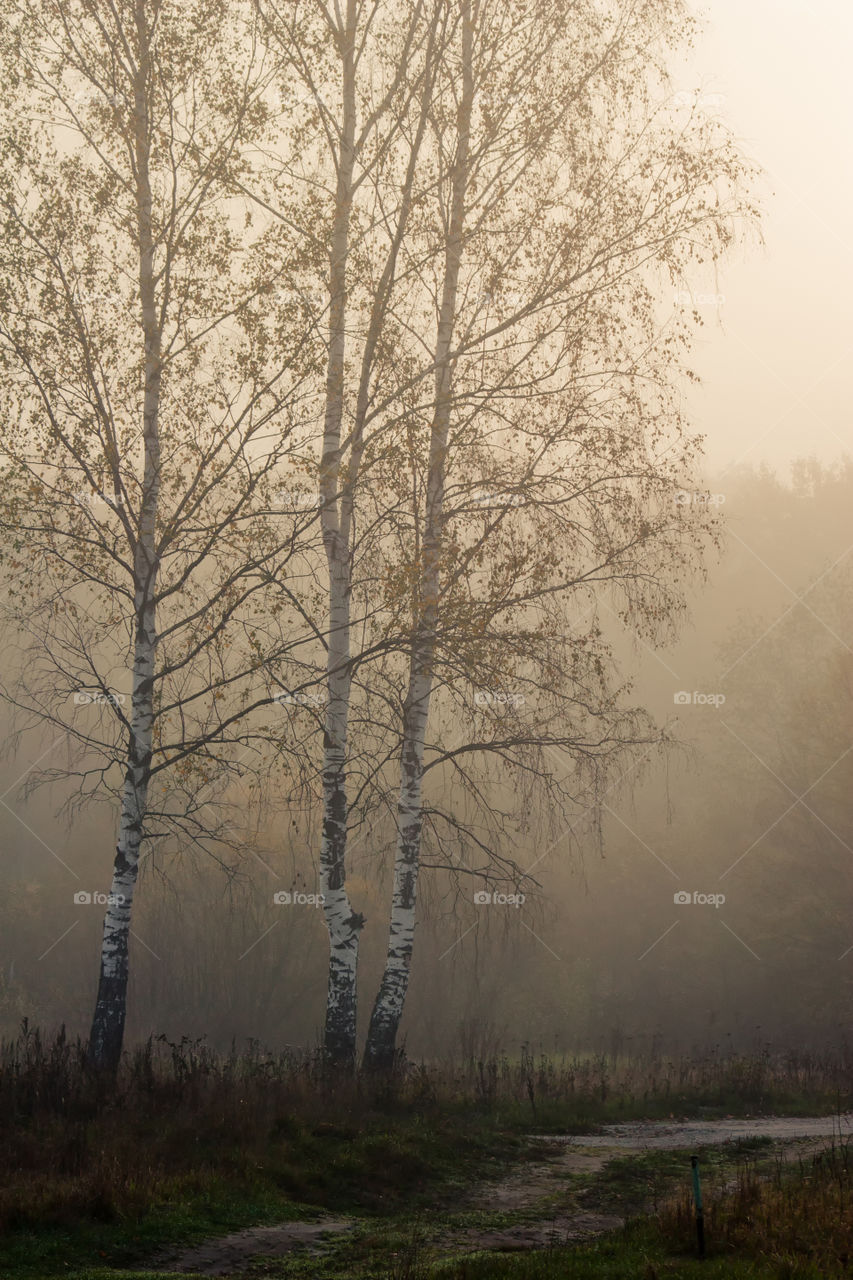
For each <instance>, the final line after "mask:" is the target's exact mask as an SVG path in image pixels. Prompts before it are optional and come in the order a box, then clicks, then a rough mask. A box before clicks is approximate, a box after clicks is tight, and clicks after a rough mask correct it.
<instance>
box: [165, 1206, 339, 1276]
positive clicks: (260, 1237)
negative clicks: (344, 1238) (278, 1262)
mask: <svg viewBox="0 0 853 1280" xmlns="http://www.w3.org/2000/svg"><path fill="white" fill-rule="evenodd" d="M354 1226H355V1223H354V1222H353V1221H351V1220H348V1219H343V1218H318V1219H317V1221H316V1222H282V1223H280V1224H279V1225H278V1226H275V1227H250V1228H249V1230H248V1231H235V1232H234V1234H233V1235H230V1236H218V1237H217V1238H216V1239H215V1240H206V1241H205V1242H204V1244H200V1245H195V1246H194V1247H193V1248H191V1249H184V1250H182V1251H181V1252H179V1253H172V1254H169V1255H161V1256H160V1257H159V1258H157V1259H156V1262H155V1264H154V1266H153V1267H152V1270H155V1271H183V1272H186V1273H187V1274H188V1275H197V1276H233V1275H240V1274H242V1272H243V1271H244V1270H245V1268H246V1267H247V1266H248V1265H249V1263H250V1262H251V1260H252V1259H253V1258H282V1257H284V1256H285V1254H288V1253H294V1252H295V1251H296V1250H306V1251H307V1252H309V1253H319V1252H321V1251H322V1249H323V1246H324V1244H325V1243H326V1242H327V1241H328V1240H329V1239H330V1237H331V1236H336V1235H341V1234H342V1233H343V1232H345V1231H351V1230H352V1229H353V1227H354Z"/></svg>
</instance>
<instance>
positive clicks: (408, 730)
mask: <svg viewBox="0 0 853 1280" xmlns="http://www.w3.org/2000/svg"><path fill="white" fill-rule="evenodd" d="M472 54H473V30H472V24H471V7H470V0H463V4H462V92H461V95H460V101H459V112H458V124H457V129H458V139H457V147H456V154H455V156H454V162H453V172H452V176H451V192H452V194H451V208H450V219H449V226H448V238H447V250H446V254H445V266H444V281H443V286H442V299H441V309H440V312H439V321H438V331H437V335H436V357H435V358H436V378H435V414H434V417H433V425H432V431H431V433H430V456H429V477H428V482H427V503H426V521H425V529H424V546H423V567H422V572H421V579H420V584H419V585H420V590H419V601H418V612H417V617H416V618H415V621H414V627H413V634H412V644H411V651H410V657H409V686H408V691H407V695H406V705H405V710H404V717H403V743H402V749H401V753H400V791H399V799H398V805H397V851H396V856H395V860H394V889H393V898H392V903H391V917H390V928H389V935H388V950H387V954H386V960H385V971H384V973H383V976H382V981H381V983H380V987H379V991H378V993H377V996H376V1000H375V1002H374V1006H373V1012H372V1014H371V1018H370V1027H369V1030H368V1035H367V1043H366V1046H365V1053H364V1063H365V1066H366V1067H368V1068H371V1069H380V1070H389V1069H390V1068H391V1067H392V1066H393V1065H394V1060H395V1055H396V1042H397V1034H398V1031H399V1027H400V1020H401V1018H402V1014H403V1006H404V1003H405V999H406V993H407V991H408V987H409V972H410V969H411V964H412V954H413V951H414V939H415V916H416V910H417V889H418V871H419V868H420V853H421V835H422V832H423V760H424V744H425V740H426V730H427V724H428V721H429V705H430V698H431V694H432V684H433V677H432V665H433V660H434V655H435V646H436V635H437V629H438V622H439V603H438V600H439V591H440V588H441V552H442V541H443V511H444V487H445V480H446V469H447V443H448V436H449V432H450V411H451V403H452V392H453V388H452V370H451V359H450V354H451V344H452V340H453V328H454V323H455V317H456V300H457V293H458V288H459V269H460V266H461V263H462V252H463V243H464V231H465V198H466V193H467V185H468V176H469V175H468V157H469V144H470V129H471V114H472V109H473V101H474V80H473V62H472Z"/></svg>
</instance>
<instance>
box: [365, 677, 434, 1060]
mask: <svg viewBox="0 0 853 1280" xmlns="http://www.w3.org/2000/svg"><path fill="white" fill-rule="evenodd" d="M430 656H431V655H429V654H428V652H422V653H420V654H419V655H418V659H417V661H416V662H415V663H413V666H412V669H411V670H410V674H409V688H408V692H407V695H406V704H405V711H404V725H403V749H402V754H401V760H400V795H399V800H398V802H397V853H396V858H395V860H394V892H393V898H392V903H391V927H390V931H389V937H388V953H387V957H386V960H385V971H384V973H383V975H382V981H381V983H380V986H379V991H378V994H377V996H376V1001H375V1003H374V1006H373V1012H372V1014H371V1018H370V1027H369V1029H368V1033H367V1044H366V1046H365V1052H364V1065H365V1066H366V1067H368V1068H369V1069H371V1070H382V1071H388V1070H391V1068H392V1067H393V1065H394V1059H395V1054H396V1042H397V1032H398V1030H399V1026H400V1019H401V1017H402V1015H403V1005H404V1003H405V1000H406V992H407V991H408V987H409V969H410V967H411V963H412V952H413V949H414V940H415V908H416V905H417V896H418V871H419V868H420V849H421V830H422V827H423V807H422V794H423V760H424V739H425V736H426V726H427V719H428V717H429V696H430V690H431V686H432V679H431V676H430V674H429V658H430Z"/></svg>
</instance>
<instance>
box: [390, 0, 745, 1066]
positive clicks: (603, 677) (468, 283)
mask: <svg viewBox="0 0 853 1280" xmlns="http://www.w3.org/2000/svg"><path fill="white" fill-rule="evenodd" d="M458 7H459V12H460V15H461V22H460V25H459V28H458V30H457V33H456V44H455V47H454V51H453V54H452V55H450V56H448V58H447V59H446V60H445V64H444V70H445V71H446V73H447V75H448V77H449V78H450V80H451V86H452V89H451V92H449V93H448V94H446V95H441V94H437V95H436V100H437V101H438V102H441V103H447V102H451V103H452V110H451V109H448V110H445V111H444V112H442V111H441V109H440V108H437V109H436V111H435V112H434V113H433V114H432V116H431V125H432V126H433V130H434V133H433V138H432V141H433V145H434V155H435V157H436V161H435V163H436V166H437V168H438V170H439V173H440V178H439V180H438V182H437V184H436V189H437V193H438V194H437V207H436V209H435V211H434V216H433V226H434V228H436V230H435V231H434V233H433V234H435V235H440V236H441V237H442V240H443V244H444V253H443V265H442V267H441V270H440V271H439V272H438V273H437V275H436V277H435V278H430V277H429V276H428V273H427V272H424V276H423V287H424V289H425V290H426V292H427V294H428V296H429V297H430V298H431V299H432V300H433V302H434V315H435V330H434V332H435V338H434V345H433V348H432V353H431V354H432V359H431V361H429V362H428V363H427V364H425V365H423V366H422V367H423V372H422V375H421V378H422V379H423V378H425V377H426V376H428V375H430V374H434V390H433V396H432V399H431V401H430V402H425V403H423V404H422V407H421V409H420V412H419V415H418V416H419V420H420V429H419V433H417V434H415V435H414V436H413V435H412V433H411V432H410V433H409V437H408V441H407V447H406V448H405V449H401V454H402V456H405V457H407V459H408V467H407V473H406V474H405V475H404V476H403V478H402V480H401V484H400V494H402V493H404V492H408V493H411V494H412V495H413V500H414V505H413V506H412V508H411V512H410V516H409V519H408V521H406V522H405V523H404V525H403V527H402V530H401V533H400V536H399V540H398V548H397V549H398V553H399V555H400V558H401V559H402V564H400V563H399V562H398V563H395V564H394V565H393V566H392V567H391V568H389V571H388V582H389V586H390V592H391V594H392V595H394V596H395V597H396V598H397V599H399V598H400V597H401V596H405V597H407V598H408V599H409V600H410V601H411V606H410V608H411V612H410V629H409V644H408V671H407V675H406V677H405V697H404V702H403V716H402V734H401V747H400V756H399V760H400V776H399V791H398V801H397V831H398V834H397V851H396V859H395V869H394V884H393V896H392V903H391V912H390V930H389V940H388V948H387V959H386V964H385V970H384V975H383V978H382V982H381V985H380V988H379V992H378V994H377V997H376V1001H375V1004H374V1007H373V1012H372V1017H371V1021H370V1027H369V1031H368V1039H367V1046H366V1051H365V1062H366V1064H367V1065H368V1066H370V1067H380V1068H387V1067H389V1066H390V1065H392V1063H393V1061H394V1057H395V1049H396V1042H397V1035H398V1031H399V1026H400V1019H401V1016H402V1011H403V1007H404V1002H405V996H406V991H407V988H408V980H409V973H410V968H411V962H412V955H413V947H414V931H415V917H416V907H417V887H418V874H419V869H420V865H421V859H422V845H423V824H424V815H425V812H426V813H428V814H429V815H430V816H431V818H433V819H434V818H435V817H436V815H437V813H438V812H439V811H444V816H445V818H446V820H447V822H448V823H450V824H451V828H452V829H454V828H455V829H456V830H457V832H458V830H459V828H460V827H461V828H464V826H465V823H464V821H460V818H459V816H458V815H457V816H455V817H454V815H453V814H450V813H447V812H446V810H447V806H446V805H444V806H442V805H441V804H440V803H439V804H438V807H437V808H436V805H435V804H434V802H433V800H432V799H430V801H429V803H428V804H427V803H426V801H425V796H424V790H423V788H424V781H425V778H426V776H427V773H428V771H429V770H433V771H434V773H433V776H434V777H435V779H436V784H437V785H439V781H438V780H439V779H440V780H441V782H440V787H441V789H442V790H443V791H444V792H445V793H446V788H447V781H448V773H447V770H448V767H449V768H450V769H451V773H457V774H461V776H462V779H463V782H464V784H465V789H466V792H467V794H468V796H469V798H470V797H477V795H478V794H479V795H481V796H482V794H483V792H482V790H481V788H482V787H483V784H484V781H485V778H484V776H483V775H482V774H481V775H480V776H479V777H478V776H476V774H475V772H474V771H472V770H471V768H470V767H469V766H468V765H466V763H465V762H472V761H475V760H477V759H479V760H481V761H488V760H491V761H492V762H493V763H492V765H491V768H492V769H493V770H494V768H495V766H497V768H498V769H499V770H501V771H502V772H503V774H504V775H509V776H510V777H512V776H513V775H516V776H518V775H525V776H526V777H527V778H528V780H531V781H536V782H538V783H541V784H543V786H542V789H541V790H540V793H539V794H540V803H543V802H547V803H548V804H551V803H553V802H555V801H556V802H557V804H558V806H559V808H560V811H561V812H562V811H563V808H564V806H566V807H568V808H569V809H571V807H572V802H573V801H574V802H577V801H578V800H579V799H582V800H583V803H582V804H577V803H575V807H576V809H577V811H578V812H582V810H583V808H584V806H585V805H586V804H587V803H590V804H592V805H593V806H594V804H595V799H596V796H598V795H600V794H601V788H602V785H603V783H604V781H605V780H606V779H607V777H608V776H611V777H612V776H613V773H614V769H615V768H616V767H619V768H620V769H624V768H625V767H626V760H627V759H628V758H630V756H631V754H632V753H633V755H634V757H635V758H636V754H637V752H638V750H639V751H641V752H644V753H648V751H649V750H651V749H652V748H653V747H654V746H655V745H656V744H657V745H664V744H665V742H666V734H665V732H662V731H660V730H656V729H655V727H654V726H653V725H652V724H651V722H650V720H649V718H648V717H647V716H645V714H644V713H643V712H642V709H634V710H633V711H631V710H630V708H623V707H622V706H621V705H620V699H619V697H618V692H619V691H618V687H617V684H616V680H615V677H616V675H617V673H616V672H615V671H614V670H613V666H612V662H610V661H609V655H608V652H607V648H606V646H605V645H604V644H603V643H602V634H603V628H602V623H601V619H602V615H603V614H605V612H606V611H607V610H608V609H610V610H612V612H614V613H615V614H616V615H617V616H619V617H620V618H621V619H622V621H623V623H624V624H625V625H626V626H627V627H628V628H629V629H630V630H631V632H632V633H634V634H635V635H637V636H638V637H639V638H642V639H644V640H646V641H648V642H655V641H658V640H660V639H662V638H665V637H667V636H668V635H669V634H671V633H672V628H673V627H674V625H675V624H676V623H677V621H678V619H679V617H680V616H682V614H683V607H684V596H683V592H684V587H685V584H686V583H687V581H688V580H689V578H690V577H691V575H693V574H695V573H696V572H698V571H700V570H701V557H702V553H703V551H704V549H705V548H707V546H708V545H709V543H710V542H712V541H713V540H714V539H715V537H716V528H715V521H714V519H713V517H711V516H710V515H709V508H708V506H707V505H705V506H703V505H702V504H701V502H698V503H696V504H684V503H681V502H679V500H678V497H679V492H683V491H684V490H685V489H694V488H698V485H697V481H696V479H695V475H694V464H695V459H696V456H697V446H698V441H697V440H696V439H695V438H694V437H693V436H692V435H691V433H690V430H689V426H688V423H687V421H686V419H685V415H684V410H683V406H682V404H681V400H680V385H681V381H682V374H683V371H684V370H683V360H684V354H685V352H686V351H687V349H688V348H689V343H690V338H691V334H692V332H693V330H694V329H695V327H696V321H697V319H698V317H697V316H696V315H695V314H694V313H692V312H685V311H683V310H681V311H675V312H674V311H673V309H672V305H671V303H670V302H669V299H670V298H671V297H672V293H673V292H674V291H679V296H680V291H681V290H683V288H684V286H685V282H686V281H688V280H689V276H690V272H691V270H692V269H693V268H695V267H697V266H698V265H701V264H702V263H715V262H716V261H717V260H718V259H719V258H720V257H721V256H722V255H723V253H724V252H725V251H726V250H727V249H728V248H729V246H730V245H731V244H732V242H733V240H734V237H735V234H736V229H737V226H738V223H739V220H742V219H746V220H748V219H750V218H751V217H752V215H753V213H754V210H753V208H752V206H751V204H750V201H749V199H748V195H747V194H746V193H747V188H748V176H749V172H750V169H749V166H748V165H747V164H746V163H745V161H744V160H743V158H742V157H741V155H740V154H739V152H738V149H737V147H736V146H735V145H734V142H733V140H732V138H731V136H730V135H729V134H728V132H727V131H726V129H725V128H724V127H723V126H722V124H721V123H720V122H719V121H718V120H714V119H710V118H707V117H704V116H703V115H702V114H701V112H699V111H697V110H696V109H690V108H689V107H688V109H687V110H686V111H685V110H683V109H681V108H679V110H680V114H679V111H675V110H674V109H673V102H674V100H673V98H672V96H671V94H668V81H667V76H666V70H665V59H666V55H667V53H668V52H669V51H670V50H671V49H672V48H673V47H675V46H676V45H678V44H679V43H680V42H683V41H684V40H685V39H686V38H688V37H689V35H690V23H689V21H688V19H687V16H686V12H685V10H684V9H683V8H682V6H681V5H680V4H678V3H672V2H671V0H649V2H648V3H644V4H641V5H621V4H617V5H612V6H608V5H597V4H586V3H580V4H573V5H569V6H568V7H567V8H566V9H565V11H564V10H561V11H560V12H559V13H556V12H554V11H553V9H552V7H551V6H548V5H544V4H543V5H539V4H534V5H531V6H526V7H525V13H524V21H519V20H517V19H518V15H516V14H513V13H510V12H509V11H507V10H506V9H505V7H504V6H503V5H500V4H496V3H491V0H459V6H458ZM682 97H683V95H682V96H681V97H679V98H678V99H675V101H677V102H679V103H681V99H682ZM426 225H428V222H427V220H425V226H426ZM427 234H429V233H428V232H427ZM424 256H425V258H426V259H427V260H428V261H433V260H434V259H433V258H432V257H429V256H428V255H424ZM422 439H423V440H425V441H426V443H425V444H423V445H422V444H421V440H422ZM413 440H414V442H415V443H414V445H413V444H412V441H413ZM398 496H399V495H398ZM386 505H388V506H389V508H390V507H391V506H392V505H393V502H392V500H391V499H389V500H388V502H387V504H386ZM387 606H388V609H389V610H391V609H392V608H393V605H392V603H391V600H390V598H389V600H388V602H387ZM472 685H473V690H474V692H475V697H476V691H477V690H478V689H479V690H480V691H483V692H485V693H486V695H487V696H489V697H492V698H495V697H497V698H501V697H502V698H503V699H504V702H503V704H502V714H501V715H500V716H497V717H496V716H495V715H494V711H495V709H496V708H495V706H494V705H489V704H488V703H487V704H486V707H485V710H487V712H488V714H486V715H480V716H478V715H477V714H476V710H475V708H476V702H475V704H474V707H472V705H471V702H472V699H471V692H472V689H471V686H472ZM437 697H438V698H439V700H440V702H441V703H443V704H444V705H445V707H447V706H449V707H451V708H452V709H453V711H454V713H455V725H456V728H455V731H454V732H452V734H451V738H452V740H450V741H448V738H447V737H446V736H442V734H441V733H438V732H435V733H433V736H432V738H430V737H429V736H428V728H429V724H430V713H431V709H432V710H433V713H434V712H435V710H436V708H435V707H434V705H433V704H434V703H435V702H436V698H437ZM447 724H448V720H447V718H446V717H442V719H441V725H442V728H444V729H446V726H447ZM557 751H559V752H560V753H562V762H561V759H560V756H559V755H558V756H555V752H557ZM549 755H550V758H551V761H552V763H551V764H550V766H549V763H548V757H549ZM555 759H556V761H557V768H555V767H554V763H553V761H554V760H555ZM590 766H592V768H591V770H590ZM584 769H586V770H587V775H588V777H589V779H590V780H591V784H592V786H591V795H590V796H586V795H585V792H584V790H582V789H581V787H580V786H579V778H580V777H581V776H582V774H583V772H584ZM475 808H476V804H475ZM468 834H469V835H470V836H473V834H474V827H473V825H470V824H469V826H468ZM479 843H482V842H479ZM485 852H486V853H487V855H490V854H491V853H492V852H493V851H491V850H488V849H487V850H485Z"/></svg>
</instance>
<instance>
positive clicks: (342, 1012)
mask: <svg viewBox="0 0 853 1280" xmlns="http://www.w3.org/2000/svg"><path fill="white" fill-rule="evenodd" d="M355 29H356V4H355V0H347V10H346V20H345V26H344V28H343V30H342V31H341V32H340V37H339V39H340V48H339V52H340V56H341V70H342V89H343V116H342V121H341V140H340V154H339V156H338V173H337V188H336V193H335V218H334V225H333V229H332V246H331V256H330V263H329V360H328V368H327V372H326V417H325V424H324V435H323V457H322V461H321V464H320V496H321V499H322V509H321V520H322V529H323V545H324V547H325V551H326V563H327V566H328V573H329V649H328V657H327V690H328V703H327V706H326V715H325V725H324V734H323V832H322V839H321V845H320V888H321V891H322V893H323V912H324V915H325V920H326V927H327V929H328V931H329V987H328V997H327V1001H326V1026H325V1034H324V1048H325V1054H326V1059H327V1061H328V1062H329V1063H330V1064H331V1065H334V1066H339V1067H344V1068H346V1069H348V1068H351V1067H354V1065H355V1052H356V1014H357V1001H356V978H357V966H358V938H359V933H360V931H361V928H362V926H363V924H364V920H363V919H362V917H361V916H359V915H358V914H357V913H355V912H354V911H353V910H352V907H351V905H350V901H349V897H348V895H347V891H346V839H347V815H348V812H349V802H348V798H347V784H346V759H347V722H348V718H349V699H350V687H351V682H352V681H351V675H350V667H349V663H350V599H351V566H350V547H349V538H348V537H347V536H346V534H345V531H344V530H342V528H341V523H340V519H339V514H338V497H339V494H338V488H339V481H340V473H341V447H340V446H341V424H342V420H343V402H344V358H345V354H346V306H347V262H348V256H349V227H350V212H351V209H352V197H353V171H354V166H355V111H356V104H355Z"/></svg>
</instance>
